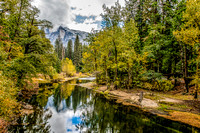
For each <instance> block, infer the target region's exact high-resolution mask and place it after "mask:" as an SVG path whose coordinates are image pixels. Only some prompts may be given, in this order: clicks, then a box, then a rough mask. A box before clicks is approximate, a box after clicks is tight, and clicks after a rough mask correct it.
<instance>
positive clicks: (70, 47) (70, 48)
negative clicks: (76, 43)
mask: <svg viewBox="0 0 200 133" xmlns="http://www.w3.org/2000/svg"><path fill="white" fill-rule="evenodd" d="M72 52H73V51H72V40H71V39H70V40H69V41H68V44H67V50H66V55H67V58H69V59H70V60H72V57H73V55H72V54H73V53H72Z"/></svg>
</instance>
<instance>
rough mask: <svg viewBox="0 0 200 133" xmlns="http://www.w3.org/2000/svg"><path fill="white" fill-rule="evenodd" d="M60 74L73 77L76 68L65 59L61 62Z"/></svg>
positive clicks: (70, 61)
mask: <svg viewBox="0 0 200 133" xmlns="http://www.w3.org/2000/svg"><path fill="white" fill-rule="evenodd" d="M62 72H64V73H66V75H68V76H73V75H74V74H75V73H76V68H75V66H74V65H73V63H72V60H70V59H68V58H66V59H65V60H63V61H62Z"/></svg>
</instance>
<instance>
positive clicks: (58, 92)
mask: <svg viewBox="0 0 200 133" xmlns="http://www.w3.org/2000/svg"><path fill="white" fill-rule="evenodd" d="M75 83H76V80H71V81H68V82H65V83H63V84H59V85H58V86H57V87H56V88H55V92H54V105H55V107H56V110H57V111H59V107H60V106H63V107H65V106H70V101H69V100H66V99H69V97H70V96H71V94H72V92H73V91H74V88H75V86H74V85H73V84H75ZM65 100H66V101H65ZM64 101H65V103H64ZM63 104H66V105H63Z"/></svg>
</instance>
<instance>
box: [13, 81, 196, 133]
mask: <svg viewBox="0 0 200 133" xmlns="http://www.w3.org/2000/svg"><path fill="white" fill-rule="evenodd" d="M84 81H85V79H82V80H81V81H77V80H72V81H68V82H65V83H63V84H41V85H40V90H39V93H38V94H37V95H36V96H34V97H33V98H32V99H31V100H30V101H28V102H29V103H30V104H32V105H33V107H34V110H35V112H34V113H33V114H31V115H27V116H24V117H22V118H20V119H19V120H18V124H19V125H18V126H13V127H11V129H10V131H11V132H14V133H49V132H50V133H143V132H144V133H174V132H186V133H190V132H198V129H194V128H193V127H191V126H188V125H185V124H181V123H178V122H173V121H170V120H167V119H164V118H161V117H156V116H154V115H151V114H148V113H144V112H142V111H140V110H139V109H137V108H134V107H124V106H123V105H119V104H116V103H115V102H114V100H107V99H105V98H104V96H103V95H101V94H97V93H95V92H93V91H91V90H88V89H85V88H82V87H78V86H75V85H73V84H76V82H84Z"/></svg>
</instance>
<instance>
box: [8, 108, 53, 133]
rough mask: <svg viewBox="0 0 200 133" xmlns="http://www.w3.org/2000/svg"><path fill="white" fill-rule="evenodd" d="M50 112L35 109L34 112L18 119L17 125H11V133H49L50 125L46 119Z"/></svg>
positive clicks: (48, 117)
mask: <svg viewBox="0 0 200 133" xmlns="http://www.w3.org/2000/svg"><path fill="white" fill-rule="evenodd" d="M51 116H52V112H51V111H49V110H46V111H43V110H41V109H40V108H37V109H35V111H34V113H32V114H30V115H28V116H25V117H21V118H20V119H18V121H17V122H18V124H19V125H18V126H14V127H12V129H11V131H10V132H13V133H24V132H27V133H49V132H50V125H49V123H48V120H49V119H50V118H51Z"/></svg>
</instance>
